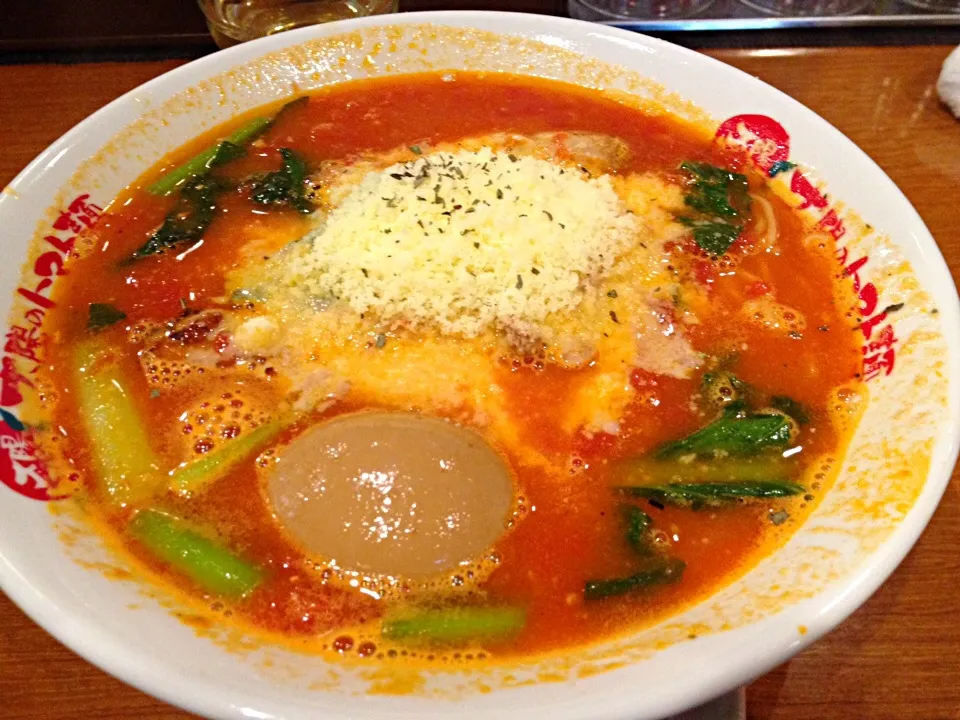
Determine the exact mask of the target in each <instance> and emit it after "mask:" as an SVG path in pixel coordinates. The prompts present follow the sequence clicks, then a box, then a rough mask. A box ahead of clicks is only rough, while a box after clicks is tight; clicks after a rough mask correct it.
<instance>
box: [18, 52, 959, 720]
mask: <svg viewBox="0 0 960 720" xmlns="http://www.w3.org/2000/svg"><path fill="white" fill-rule="evenodd" d="M949 51H950V48H949V47H935V46H934V47H929V46H920V47H884V48H826V49H810V50H804V49H799V50H797V49H791V50H782V49H770V50H751V51H729V50H724V51H714V52H711V53H710V54H711V55H713V56H715V57H717V58H719V59H720V60H723V61H724V62H727V63H730V64H731V65H735V66H737V67H739V68H741V69H743V70H746V71H747V72H749V73H752V74H754V75H757V76H759V77H760V78H761V79H763V80H765V81H766V82H768V83H770V84H772V85H774V86H776V87H778V88H780V89H781V90H784V91H785V92H787V93H788V94H790V95H792V96H793V97H795V98H797V99H798V100H799V101H800V102H802V103H804V104H806V105H808V106H809V107H810V108H812V109H813V110H815V111H816V112H818V113H820V114H821V115H822V116H823V117H825V118H826V119H827V120H829V121H830V122H832V123H833V124H834V125H836V126H837V127H838V128H840V130H841V131H843V132H844V133H846V134H847V135H848V136H849V137H850V138H851V139H852V140H853V141H854V142H856V143H857V144H858V145H860V147H862V148H863V149H864V150H866V151H867V153H869V154H870V155H871V156H872V157H873V158H874V159H875V160H876V161H877V162H878V163H879V164H880V166H881V167H883V169H884V170H885V171H886V172H887V173H888V174H889V175H890V177H891V178H893V180H894V182H896V183H897V184H898V185H899V186H900V188H901V189H902V190H903V191H904V192H905V193H906V195H907V197H908V198H909V199H910V200H911V202H913V204H914V205H915V206H916V208H917V210H918V211H919V212H920V215H921V216H922V217H923V219H924V220H925V221H926V223H927V225H928V227H929V228H930V230H931V231H932V232H933V235H934V237H936V239H937V241H938V242H939V244H940V247H941V249H942V250H943V254H944V255H945V256H946V258H947V262H948V263H949V265H950V269H951V271H952V273H953V276H954V278H955V279H957V278H958V277H960V194H958V190H957V188H958V187H960V122H957V121H956V120H954V119H953V118H952V117H951V116H950V115H949V113H948V112H947V111H946V110H945V109H944V108H943V107H942V106H941V105H940V104H939V103H938V101H937V97H936V92H935V89H934V84H935V82H936V78H937V74H938V72H939V68H940V64H941V62H942V61H943V59H944V57H945V56H946V55H947V53H948V52H949ZM179 64H181V61H164V62H140V63H101V64H86V65H83V64H81V65H61V66H58V65H20V66H6V67H2V66H0V128H2V137H3V149H2V152H0V185H3V184H5V183H7V182H9V181H10V179H12V178H13V176H14V175H15V174H16V173H17V172H19V171H20V169H21V168H22V167H23V166H24V165H26V164H27V163H28V162H29V161H30V160H31V159H32V158H33V157H34V156H35V155H36V154H37V153H39V152H40V151H41V150H42V149H43V148H44V147H45V146H46V145H47V144H49V143H51V142H52V141H53V140H55V139H56V138H57V137H58V136H59V135H60V134H61V133H63V132H64V131H66V130H67V129H68V128H70V127H71V126H72V125H74V124H75V123H76V122H78V121H80V120H82V119H83V118H84V117H86V116H87V115H88V114H90V113H91V112H93V111H94V110H96V109H97V108H99V107H100V106H102V105H103V104H105V103H107V102H108V101H110V100H112V99H113V98H114V97H116V96H118V95H120V94H121V93H123V92H126V91H127V90H129V89H131V88H133V87H135V86H137V85H139V84H140V83H142V82H144V81H146V80H149V79H150V78H153V77H155V76H156V75H159V74H160V73H162V72H165V71H167V70H170V69H172V68H174V67H176V66H177V65H179ZM957 476H958V474H957V473H956V472H955V473H954V481H955V482H954V483H953V484H952V485H951V486H950V487H949V488H948V489H947V493H946V496H945V497H944V500H943V503H942V504H941V506H940V508H939V510H938V511H937V513H936V515H935V516H934V518H933V521H932V522H931V524H930V526H929V528H928V529H927V531H926V533H924V535H923V537H922V538H921V539H920V542H919V543H918V544H917V546H916V548H915V549H914V550H913V552H911V553H910V555H909V556H908V557H907V559H906V560H905V561H904V562H903V564H902V565H901V566H900V568H899V569H898V570H897V571H896V573H895V574H894V575H893V577H892V578H891V579H890V580H889V581H888V582H887V583H886V584H885V585H884V586H883V587H882V588H881V589H880V590H879V591H878V592H877V594H876V595H875V596H874V597H873V598H872V599H871V600H870V601H869V602H867V604H866V605H864V607H862V608H861V609H860V610H859V611H858V612H856V613H855V614H854V615H853V616H852V617H851V618H850V619H849V620H848V621H847V622H846V623H845V624H844V625H843V626H842V627H840V628H839V629H838V630H837V631H835V632H834V633H832V634H831V635H829V636H828V637H826V638H825V639H823V640H821V641H820V642H818V643H816V644H815V645H814V646H813V647H811V648H810V649H808V650H807V651H806V652H804V653H802V654H801V655H799V656H798V657H797V658H795V659H794V660H791V661H790V662H788V663H786V664H784V665H782V666H780V667H778V668H776V669H775V670H773V671H772V672H771V673H770V674H768V675H766V676H764V677H762V678H760V679H758V680H757V681H756V682H754V683H753V684H752V685H751V686H750V688H749V690H748V694H747V706H748V715H749V717H750V718H752V719H754V720H788V719H789V720H860V719H863V720H960V581H958V577H960V484H958V483H957V482H956V480H957ZM0 717H4V718H24V719H28V718H44V719H46V720H53V719H61V718H64V719H65V718H98V719H104V720H105V719H107V718H136V719H139V718H186V717H190V716H188V715H187V714H185V713H182V712H179V711H177V710H175V709H174V708H171V707H169V706H167V705H165V704H163V703H161V702H158V701H156V700H153V699H152V698H150V697H147V696H146V695H144V694H142V693H140V692H138V691H137V690H134V689H132V688H129V687H127V686H125V685H124V684H123V683H121V682H119V681H118V680H115V679H114V678H112V677H110V676H108V675H106V674H104V673H103V672H101V671H100V670H98V669H96V668H94V667H93V666H92V665H89V664H88V663H86V662H85V661H84V660H81V659H80V658H79V657H77V656H76V655H74V654H73V653H72V652H71V651H69V650H67V649H66V648H65V647H63V646H62V645H60V644H59V643H58V642H57V641H56V640H54V639H53V638H51V637H50V636H48V635H47V634H46V633H45V632H44V631H43V630H41V629H40V628H39V627H37V626H36V625H34V624H33V623H32V622H31V621H30V620H28V619H27V618H26V617H25V616H24V615H23V614H22V613H21V612H20V610H19V609H17V608H16V607H15V606H14V605H13V604H12V603H11V602H10V601H9V600H7V599H6V598H5V597H3V596H0Z"/></svg>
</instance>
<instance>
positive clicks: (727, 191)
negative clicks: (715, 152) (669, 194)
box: [677, 162, 750, 255]
mask: <svg viewBox="0 0 960 720" xmlns="http://www.w3.org/2000/svg"><path fill="white" fill-rule="evenodd" d="M680 169H681V170H683V171H684V172H686V173H688V174H689V175H690V176H691V177H692V179H693V183H692V184H691V186H690V191H689V192H688V193H687V194H686V195H685V196H684V198H683V201H684V203H685V204H686V205H687V207H689V208H691V209H692V210H695V211H696V214H694V215H693V216H688V215H682V216H679V217H677V220H679V221H680V222H682V223H683V224H685V225H688V226H689V227H691V228H692V229H693V239H694V242H696V243H697V245H699V246H700V247H701V248H703V249H704V250H706V251H707V252H708V253H710V254H711V255H723V254H724V253H725V252H726V251H727V250H728V249H729V248H730V246H731V245H732V244H733V242H734V241H735V240H736V239H737V237H739V235H740V233H741V232H743V228H744V226H745V224H746V219H745V215H747V213H748V212H749V209H750V195H749V193H748V186H747V176H746V175H742V174H740V173H735V172H732V171H730V170H726V169H725V168H721V167H717V166H715V165H710V164H708V163H696V162H684V163H682V164H681V165H680Z"/></svg>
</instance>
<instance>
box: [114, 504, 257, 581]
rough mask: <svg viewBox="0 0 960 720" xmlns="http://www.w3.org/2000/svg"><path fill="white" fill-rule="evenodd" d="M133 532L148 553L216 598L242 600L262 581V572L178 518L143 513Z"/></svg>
mask: <svg viewBox="0 0 960 720" xmlns="http://www.w3.org/2000/svg"><path fill="white" fill-rule="evenodd" d="M129 529H130V532H131V533H132V534H133V536H134V537H135V538H136V539H137V540H139V541H140V542H141V543H142V544H143V546H144V547H145V548H147V550H149V551H150V552H152V553H153V554H154V555H156V556H157V557H158V558H159V559H160V560H163V561H164V562H166V563H169V564H170V565H171V566H173V567H174V568H175V569H176V570H179V571H180V572H182V573H184V574H185V575H188V576H189V577H190V578H192V579H193V580H194V581H195V582H196V583H197V584H198V585H200V586H201V587H203V588H204V589H205V590H208V591H209V592H212V593H214V594H216V595H224V596H228V597H242V596H244V595H247V594H249V593H250V592H252V591H253V590H254V589H256V587H257V586H258V585H259V584H260V583H261V582H262V581H263V573H262V572H261V571H260V570H259V569H258V568H256V567H255V566H254V565H252V564H251V563H249V562H247V561H246V560H244V559H242V558H240V557H239V556H237V555H235V554H234V553H233V552H231V551H230V550H228V549H226V548H224V547H222V546H221V545H219V544H218V543H216V542H214V541H213V540H210V539H209V538H207V537H205V536H204V535H201V534H200V533H198V532H196V531H195V530H192V529H191V528H190V527H188V526H187V525H186V523H184V522H183V521H182V520H180V519H179V518H176V517H174V516H173V515H168V514H167V513H164V512H160V511H157V510H141V511H140V512H139V513H137V515H136V517H134V519H133V520H132V521H131V522H130V525H129Z"/></svg>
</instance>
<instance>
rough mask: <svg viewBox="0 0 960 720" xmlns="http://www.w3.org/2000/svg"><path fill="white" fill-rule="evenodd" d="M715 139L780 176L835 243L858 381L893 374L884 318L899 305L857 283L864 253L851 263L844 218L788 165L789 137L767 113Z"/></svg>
mask: <svg viewBox="0 0 960 720" xmlns="http://www.w3.org/2000/svg"><path fill="white" fill-rule="evenodd" d="M714 138H715V140H716V141H717V142H718V143H719V144H722V145H723V146H724V147H725V148H726V149H728V150H732V151H733V152H735V153H738V154H741V155H745V156H746V157H747V158H748V159H749V160H750V162H752V163H753V164H754V165H755V166H756V167H757V168H759V169H760V170H761V171H762V172H763V174H764V175H766V176H768V177H771V178H773V177H777V176H780V175H781V174H782V175H783V176H784V178H785V180H786V182H787V184H788V185H789V187H790V190H791V192H793V194H794V195H795V196H796V202H795V203H794V207H796V208H797V209H798V210H804V211H807V212H808V213H810V214H811V215H813V216H814V217H815V218H816V225H815V227H814V232H822V233H824V234H826V235H829V236H830V237H832V238H833V239H834V240H835V241H836V242H837V262H838V263H839V264H840V267H841V268H842V270H843V274H844V275H845V276H847V277H848V278H850V281H851V282H852V283H853V291H854V292H855V293H856V294H857V298H858V299H859V301H860V307H859V308H858V311H859V316H860V319H859V323H860V325H859V328H860V332H862V333H863V337H864V342H863V345H862V346H861V352H862V353H863V369H862V372H861V377H862V378H863V379H864V380H865V381H870V380H874V379H876V378H879V377H883V376H885V375H889V374H890V373H892V372H893V368H894V364H895V362H896V349H895V345H896V343H897V341H898V338H897V336H896V334H895V332H894V328H893V324H892V323H890V322H889V320H890V316H891V315H892V314H893V313H895V312H897V311H898V310H900V309H901V308H902V307H903V305H902V303H894V304H891V305H886V306H883V305H881V304H880V292H879V290H878V289H877V287H876V286H875V285H874V284H873V283H871V282H863V281H862V280H861V278H860V270H861V269H862V268H863V266H864V265H866V264H867V262H869V259H870V258H869V257H868V256H866V255H864V256H862V257H859V258H856V259H853V257H856V256H855V255H854V256H853V257H851V254H850V249H849V248H848V247H846V246H844V245H842V244H841V243H843V242H846V241H847V240H849V238H848V237H847V228H846V226H845V225H844V222H843V218H842V217H840V213H838V212H837V210H836V208H834V207H832V203H831V202H830V199H829V198H828V197H827V195H826V194H825V193H824V192H822V191H821V190H820V188H818V187H817V186H816V185H815V184H814V183H813V182H811V180H810V179H809V178H808V177H807V176H806V175H805V174H804V172H803V170H801V169H799V168H797V166H796V164H795V163H792V162H790V160H789V156H790V135H789V134H787V131H786V130H785V129H784V128H783V125H781V124H780V123H778V122H777V121H776V120H774V119H773V118H770V117H767V116H766V115H736V116H734V117H732V118H729V119H727V120H724V121H723V122H722V123H721V124H720V127H719V128H717V132H716V134H715V136H714Z"/></svg>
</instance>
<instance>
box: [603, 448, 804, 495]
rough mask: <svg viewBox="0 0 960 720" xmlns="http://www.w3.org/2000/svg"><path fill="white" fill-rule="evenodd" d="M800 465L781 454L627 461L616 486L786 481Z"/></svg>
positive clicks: (622, 464)
mask: <svg viewBox="0 0 960 720" xmlns="http://www.w3.org/2000/svg"><path fill="white" fill-rule="evenodd" d="M795 470H796V463H794V462H792V461H791V460H790V459H788V458H784V457H783V456H782V455H781V454H780V453H776V454H762V455H758V456H756V457H752V458H746V457H727V458H709V459H706V460H699V459H694V460H692V461H690V462H681V461H679V460H654V459H650V458H640V459H636V460H627V461H625V462H623V463H621V464H620V465H619V466H618V467H617V469H616V482H615V484H616V485H617V486H618V487H621V488H631V487H641V486H644V485H665V484H667V483H672V482H686V483H732V482H756V481H760V480H774V481H782V480H788V479H789V478H790V477H792V475H793V473H794V472H795Z"/></svg>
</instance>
